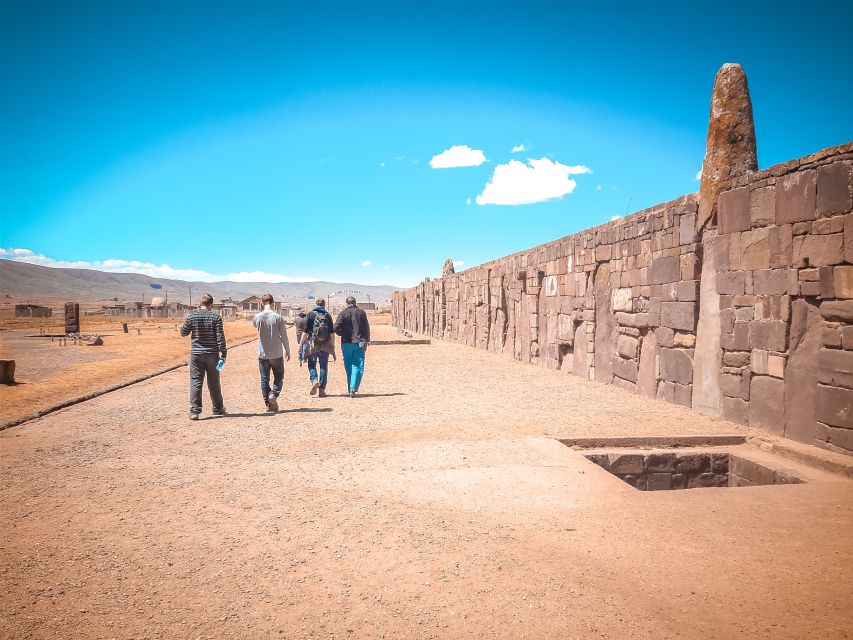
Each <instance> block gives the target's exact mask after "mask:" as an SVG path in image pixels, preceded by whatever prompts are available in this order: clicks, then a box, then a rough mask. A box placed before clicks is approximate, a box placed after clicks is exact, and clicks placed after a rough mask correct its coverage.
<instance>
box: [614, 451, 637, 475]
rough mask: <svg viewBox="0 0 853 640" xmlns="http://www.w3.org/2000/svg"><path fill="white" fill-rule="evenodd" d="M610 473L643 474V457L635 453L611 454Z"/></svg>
mask: <svg viewBox="0 0 853 640" xmlns="http://www.w3.org/2000/svg"><path fill="white" fill-rule="evenodd" d="M609 459H610V469H609V470H610V473H612V474H615V475H640V474H642V473H643V456H642V455H641V454H637V453H625V454H619V453H611V454H610V456H609Z"/></svg>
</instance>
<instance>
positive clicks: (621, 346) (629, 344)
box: [616, 334, 638, 377]
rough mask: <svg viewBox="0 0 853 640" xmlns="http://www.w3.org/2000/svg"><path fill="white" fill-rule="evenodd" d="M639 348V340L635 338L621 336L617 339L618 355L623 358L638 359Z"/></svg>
mask: <svg viewBox="0 0 853 640" xmlns="http://www.w3.org/2000/svg"><path fill="white" fill-rule="evenodd" d="M637 347H638V340H637V338H635V337H634V336H628V335H625V334H619V337H618V338H617V339H616V353H618V354H619V355H620V356H622V357H623V358H636V357H637ZM623 377H624V376H623Z"/></svg>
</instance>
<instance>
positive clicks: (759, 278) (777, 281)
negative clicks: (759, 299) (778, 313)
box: [752, 269, 788, 295]
mask: <svg viewBox="0 0 853 640" xmlns="http://www.w3.org/2000/svg"><path fill="white" fill-rule="evenodd" d="M752 287H753V291H754V292H755V294H756V295H782V294H784V293H785V292H786V291H787V290H788V271H787V270H786V269H760V270H758V271H755V272H753V274H752Z"/></svg>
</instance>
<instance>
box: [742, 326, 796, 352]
mask: <svg viewBox="0 0 853 640" xmlns="http://www.w3.org/2000/svg"><path fill="white" fill-rule="evenodd" d="M787 332H788V325H787V324H786V323H785V322H782V321H779V320H764V321H756V322H750V323H749V346H750V347H751V348H752V349H767V350H769V351H785V347H786V344H785V343H786V335H787Z"/></svg>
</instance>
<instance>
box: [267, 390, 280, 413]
mask: <svg viewBox="0 0 853 640" xmlns="http://www.w3.org/2000/svg"><path fill="white" fill-rule="evenodd" d="M267 408H268V409H269V410H270V411H272V412H273V413H275V412H276V411H278V398H276V397H275V396H274V395H273V394H270V395H269V398H267Z"/></svg>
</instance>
